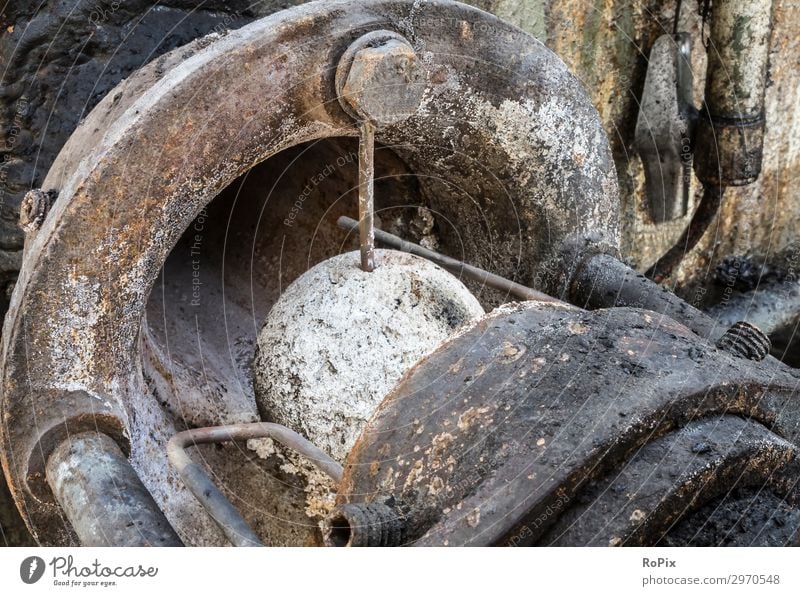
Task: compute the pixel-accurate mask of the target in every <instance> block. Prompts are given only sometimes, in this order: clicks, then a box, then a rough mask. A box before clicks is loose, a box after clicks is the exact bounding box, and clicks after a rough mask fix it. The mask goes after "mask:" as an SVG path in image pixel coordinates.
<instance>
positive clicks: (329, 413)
mask: <svg viewBox="0 0 800 596" xmlns="http://www.w3.org/2000/svg"><path fill="white" fill-rule="evenodd" d="M375 262H376V268H375V270H374V271H372V272H371V273H367V272H365V271H363V270H362V269H361V267H360V265H359V263H360V256H359V253H358V252H351V253H347V254H343V255H339V256H336V257H333V258H331V259H328V260H327V261H324V262H322V263H320V264H318V265H316V266H315V267H313V268H312V269H310V270H308V271H307V272H306V273H304V274H303V275H302V276H300V277H299V278H298V279H297V280H295V281H294V282H293V283H292V284H291V285H290V286H289V287H288V288H286V291H285V292H284V293H283V294H282V295H281V297H280V298H279V299H278V301H277V302H276V303H275V305H274V306H273V307H272V310H271V311H270V313H269V315H268V316H267V320H266V322H265V323H264V326H263V327H262V329H261V331H260V333H259V335H258V346H257V350H256V361H255V390H256V400H257V402H258V407H259V409H260V411H261V414H262V416H263V417H264V418H265V419H267V420H271V421H274V422H277V423H279V424H283V425H286V426H288V427H290V428H292V429H293V430H295V431H296V432H299V433H300V434H302V435H303V436H305V437H306V438H308V439H309V440H310V441H312V442H313V443H315V444H316V445H318V446H319V447H320V448H322V449H323V450H325V451H327V452H328V453H329V454H330V455H331V456H332V457H334V458H335V459H337V460H338V461H340V462H341V461H344V459H345V457H346V456H347V453H348V452H349V451H350V448H351V447H352V446H353V444H354V443H355V441H356V439H357V438H358V436H359V434H360V432H361V429H362V428H363V427H364V425H365V424H366V422H367V420H368V419H369V418H370V416H371V415H372V413H373V412H374V411H375V409H376V408H377V406H378V405H379V404H380V402H381V401H382V400H383V398H384V397H385V396H386V394H387V393H389V391H390V390H391V389H392V388H393V387H394V385H395V384H396V383H397V381H399V380H400V377H401V376H402V375H403V373H405V372H406V371H407V370H408V369H409V368H410V367H411V366H412V365H413V364H414V363H416V362H417V361H418V360H419V359H420V358H422V357H423V356H426V355H427V354H429V353H431V352H432V351H433V350H435V349H436V348H437V347H438V346H439V345H441V344H442V342H444V341H445V340H446V339H447V338H448V337H450V336H451V335H452V334H453V333H454V332H455V331H457V330H458V329H459V328H460V327H461V326H463V325H464V324H466V323H469V322H471V321H474V320H475V319H477V318H479V317H481V316H483V314H484V311H483V308H481V306H480V304H479V303H478V301H477V299H476V298H475V297H474V296H473V295H472V294H471V293H470V292H469V290H467V288H466V287H464V285H463V284H462V283H461V282H460V281H459V280H458V279H457V278H456V277H454V276H453V275H451V274H450V273H448V272H447V271H445V270H444V269H442V268H441V267H439V266H437V265H435V264H433V263H431V262H430V261H427V260H425V259H422V258H419V257H415V256H413V255H410V254H407V253H402V252H397V251H392V250H376V251H375Z"/></svg>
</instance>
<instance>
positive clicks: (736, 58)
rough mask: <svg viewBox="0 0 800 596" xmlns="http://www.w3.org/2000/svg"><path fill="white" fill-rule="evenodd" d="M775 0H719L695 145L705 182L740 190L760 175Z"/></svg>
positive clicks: (697, 165)
mask: <svg viewBox="0 0 800 596" xmlns="http://www.w3.org/2000/svg"><path fill="white" fill-rule="evenodd" d="M771 19H772V2H771V1H770V0H714V3H713V5H712V7H711V28H710V38H709V45H708V70H707V74H706V89H705V101H704V105H703V108H702V110H701V111H700V116H701V118H700V121H699V122H698V129H697V138H696V142H695V162H694V163H695V171H696V173H697V177H698V178H699V179H700V181H701V182H703V184H707V185H709V184H710V185H716V186H719V185H721V186H741V185H745V184H750V183H751V182H753V181H755V180H756V179H757V178H758V176H759V174H760V173H761V160H762V149H763V144H764V92H765V89H766V84H767V63H768V59H769V39H770V31H771Z"/></svg>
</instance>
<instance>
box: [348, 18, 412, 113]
mask: <svg viewBox="0 0 800 596" xmlns="http://www.w3.org/2000/svg"><path fill="white" fill-rule="evenodd" d="M336 83H337V85H336V86H337V90H338V91H339V97H340V101H341V103H342V105H343V107H344V108H345V109H346V110H347V111H348V112H349V113H350V114H351V115H353V116H355V117H356V118H357V119H359V120H369V121H371V122H372V123H373V124H374V125H375V126H377V127H383V126H389V125H392V124H397V123H398V122H402V121H403V120H406V119H407V118H409V117H410V116H412V115H414V113H415V112H416V111H417V109H418V108H419V105H420V103H421V102H422V96H423V94H424V93H425V76H424V71H423V68H422V66H421V64H420V61H419V58H418V57H417V54H416V52H414V48H413V47H411V44H409V43H408V41H406V40H405V39H403V38H402V37H401V36H400V35H398V34H396V33H393V32H389V31H376V32H373V33H370V34H367V35H365V36H364V37H362V38H360V39H358V40H356V42H355V43H354V44H353V45H352V46H351V47H350V49H348V51H347V52H346V53H345V55H344V56H343V57H342V61H341V62H340V67H339V69H338V70H337V73H336Z"/></svg>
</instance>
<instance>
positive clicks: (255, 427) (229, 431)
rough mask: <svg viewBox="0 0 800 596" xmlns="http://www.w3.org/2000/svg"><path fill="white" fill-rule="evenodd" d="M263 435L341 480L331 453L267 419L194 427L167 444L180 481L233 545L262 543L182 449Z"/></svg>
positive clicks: (338, 469) (264, 437) (256, 544)
mask: <svg viewBox="0 0 800 596" xmlns="http://www.w3.org/2000/svg"><path fill="white" fill-rule="evenodd" d="M266 438H269V439H273V440H274V441H277V442H278V443H281V444H283V445H285V446H286V447H289V448H290V449H294V450H295V451H297V452H298V453H299V454H300V455H302V456H304V457H305V458H307V459H309V460H311V461H313V462H314V463H315V464H316V465H317V467H318V468H319V469H320V470H322V471H323V472H325V473H326V474H327V475H328V476H330V477H331V478H332V479H333V480H334V481H335V482H339V481H340V480H341V479H342V472H343V470H342V466H341V465H340V464H339V463H338V462H336V461H335V460H333V458H331V456H329V455H328V454H327V453H325V452H324V451H322V450H321V449H320V448H318V447H317V446H316V445H314V444H312V443H311V442H309V441H308V440H306V439H304V438H303V437H301V436H300V435H299V434H297V433H296V432H294V431H293V430H290V429H288V428H286V427H285V426H281V425H280V424H273V423H271V422H256V423H252V424H230V425H226V426H212V427H206V428H195V429H191V430H186V431H183V432H180V433H178V434H177V435H175V436H174V437H172V438H171V439H170V440H169V443H167V457H168V458H169V461H170V463H171V464H172V465H173V466H174V467H175V468H176V469H177V470H178V473H179V474H180V476H181V479H182V480H183V482H184V483H185V484H186V486H187V487H188V488H189V490H190V491H192V494H193V495H194V496H195V497H196V498H197V500H198V501H200V503H201V504H202V505H203V506H204V507H205V508H206V509H207V510H208V512H209V513H210V514H211V517H212V518H213V519H214V521H215V522H216V523H217V525H219V527H220V529H221V530H222V531H223V533H224V534H225V536H227V538H228V539H229V540H230V541H231V543H232V544H233V545H235V546H263V544H262V543H261V540H260V539H259V538H258V536H256V535H255V532H253V530H252V528H251V527H250V526H249V524H248V523H247V522H246V521H245V519H244V518H243V517H242V515H241V514H240V513H239V511H237V509H236V508H235V507H234V506H233V505H232V504H231V502H230V501H229V500H228V499H227V498H226V497H225V495H223V494H222V492H221V491H220V490H219V489H218V488H217V486H216V485H215V484H214V482H213V481H212V480H211V478H209V476H208V474H207V473H206V471H205V470H204V469H203V468H202V467H201V466H199V465H198V464H196V463H194V462H193V461H192V460H191V458H190V457H189V455H188V454H187V453H186V448H187V447H192V446H196V445H204V444H209V443H223V442H227V441H245V440H248V439H266Z"/></svg>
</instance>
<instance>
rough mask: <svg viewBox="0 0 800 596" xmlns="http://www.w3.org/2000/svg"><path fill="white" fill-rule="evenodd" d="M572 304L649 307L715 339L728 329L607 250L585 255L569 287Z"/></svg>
mask: <svg viewBox="0 0 800 596" xmlns="http://www.w3.org/2000/svg"><path fill="white" fill-rule="evenodd" d="M569 299H570V302H572V304H574V305H576V306H580V307H582V308H587V309H590V310H591V309H595V308H611V307H618V306H627V307H632V308H643V309H647V310H652V311H653V312H657V313H660V314H663V315H666V316H667V317H670V318H671V319H675V320H676V321H678V322H680V323H682V324H684V325H686V326H687V327H688V328H689V329H691V330H692V331H693V332H694V333H696V334H697V335H699V336H701V337H704V338H708V339H710V340H711V341H716V340H717V339H719V337H721V336H722V334H723V333H724V332H725V331H726V330H727V328H725V327H718V326H717V324H716V322H715V321H714V320H713V319H712V318H711V317H709V316H708V315H706V314H705V313H703V312H702V311H700V310H698V309H696V308H694V307H693V306H692V305H690V304H689V303H687V302H686V301H685V300H683V299H681V298H680V297H678V296H676V295H675V294H673V293H672V292H670V291H669V290H668V289H667V288H663V287H661V286H659V285H658V284H656V283H655V282H653V281H651V280H649V279H647V278H646V277H645V276H644V275H641V274H640V273H638V272H636V271H635V270H633V269H631V268H630V267H628V266H627V265H626V264H625V263H623V262H621V261H620V260H619V259H616V258H614V257H612V256H611V255H606V254H596V255H592V256H590V257H588V258H587V259H586V260H585V261H584V263H583V264H582V266H581V267H580V268H579V269H578V270H577V271H576V272H575V275H574V276H573V278H572V282H571V284H570V288H569Z"/></svg>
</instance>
